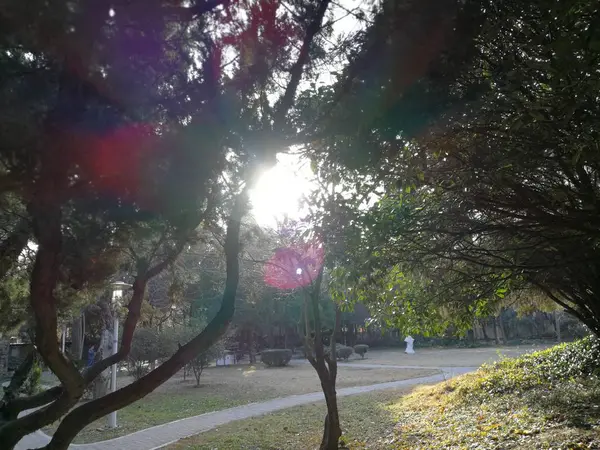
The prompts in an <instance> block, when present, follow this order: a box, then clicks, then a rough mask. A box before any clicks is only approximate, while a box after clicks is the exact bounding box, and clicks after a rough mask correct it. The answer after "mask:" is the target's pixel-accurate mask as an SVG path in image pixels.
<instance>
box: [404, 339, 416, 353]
mask: <svg viewBox="0 0 600 450" xmlns="http://www.w3.org/2000/svg"><path fill="white" fill-rule="evenodd" d="M404 342H406V350H404V353H409V354H411V355H412V354H414V353H415V349H414V348H413V343H414V342H415V340H414V339H413V337H412V336H406V339H404Z"/></svg>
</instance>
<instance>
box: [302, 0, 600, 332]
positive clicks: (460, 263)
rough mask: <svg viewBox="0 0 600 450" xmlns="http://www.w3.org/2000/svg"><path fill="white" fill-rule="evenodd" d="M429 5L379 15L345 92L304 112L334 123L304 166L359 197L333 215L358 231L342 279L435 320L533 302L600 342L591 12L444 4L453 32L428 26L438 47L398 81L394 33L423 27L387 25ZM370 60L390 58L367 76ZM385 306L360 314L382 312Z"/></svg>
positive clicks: (587, 6) (547, 4)
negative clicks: (555, 310) (527, 297)
mask: <svg viewBox="0 0 600 450" xmlns="http://www.w3.org/2000/svg"><path fill="white" fill-rule="evenodd" d="M426 3H427V2H423V6H422V8H423V9H421V7H420V6H419V7H417V6H415V7H412V8H408V9H407V10H403V11H399V10H394V9H393V8H394V5H396V6H397V3H395V2H385V3H384V6H383V8H384V10H385V9H386V8H392V9H388V11H389V12H390V14H388V15H387V16H382V17H380V18H379V19H378V20H379V22H376V23H375V24H374V25H373V26H372V27H371V28H370V30H368V31H367V32H366V33H365V39H364V41H363V44H362V47H361V51H359V52H357V54H356V57H355V59H354V60H353V62H351V64H350V65H349V67H348V69H347V71H346V74H345V77H343V79H342V80H341V81H340V82H339V83H338V86H336V87H335V88H332V89H330V90H329V91H325V92H322V93H321V95H320V98H319V99H315V98H314V97H313V99H312V101H313V105H314V104H316V105H318V106H317V107H316V108H317V111H316V112H315V107H314V106H313V107H312V109H310V108H309V109H308V111H310V112H309V113H307V114H311V115H314V114H317V115H318V114H319V111H329V112H331V114H330V116H329V117H330V118H329V120H328V121H325V122H323V123H321V124H320V127H321V129H320V130H315V132H314V134H312V136H311V139H312V138H314V137H315V136H320V139H318V140H316V141H315V142H313V143H311V144H310V145H309V146H308V148H309V150H310V153H309V154H310V155H311V156H312V155H318V150H321V153H322V154H324V155H325V156H324V157H322V158H321V159H318V158H317V159H316V162H317V166H318V167H319V170H321V169H322V168H327V169H328V170H329V171H330V173H331V174H332V176H337V177H338V178H339V179H341V180H342V182H343V183H347V185H349V186H351V188H350V189H353V190H354V192H355V193H356V195H352V196H351V197H352V199H351V200H352V202H351V201H349V200H344V202H345V204H346V205H347V206H348V211H349V212H348V211H344V208H341V210H342V212H344V213H345V214H349V215H350V214H351V215H352V218H353V220H355V223H356V228H357V231H356V233H355V235H354V236H349V235H348V233H345V234H344V235H343V236H340V238H339V242H340V246H347V247H345V248H346V249H347V250H348V252H349V253H350V254H353V255H354V258H353V259H354V261H359V262H364V263H362V264H358V265H357V264H348V265H347V267H348V268H349V269H350V270H349V273H352V274H353V275H357V274H359V275H362V281H361V282H362V283H363V284H370V285H371V286H373V285H377V284H378V285H380V286H387V287H395V285H394V283H396V281H397V280H396V281H394V283H392V285H391V286H389V285H388V284H387V282H389V281H390V277H394V273H395V274H399V273H401V274H403V277H404V279H406V280H411V281H410V286H412V287H411V289H412V288H413V287H414V286H415V284H417V285H421V287H419V291H420V293H419V295H416V296H413V295H408V294H409V293H410V290H409V291H402V292H403V294H402V295H394V296H393V299H391V300H392V301H393V302H396V305H398V304H401V306H402V308H405V310H406V308H408V307H414V306H415V305H416V304H417V302H418V303H419V305H420V306H419V307H421V308H422V312H423V311H425V312H426V311H430V312H431V313H432V317H435V315H438V316H439V317H440V319H443V318H444V317H450V318H453V319H454V318H456V317H463V318H467V317H468V316H469V315H470V316H471V317H472V316H473V315H475V314H480V315H487V314H488V313H489V311H491V310H494V309H495V308H496V306H497V305H498V303H500V302H501V301H502V299H503V298H504V297H505V296H506V294H507V292H510V291H513V292H516V291H518V290H519V289H530V288H531V287H534V288H536V289H538V290H540V291H542V292H544V293H545V295H547V296H548V297H549V298H551V299H552V300H553V301H554V302H556V303H557V304H558V305H559V306H560V307H561V308H564V309H565V310H567V311H569V312H570V313H571V314H573V315H574V316H576V317H578V318H579V319H580V320H581V321H582V322H583V323H585V324H586V325H587V327H588V328H589V329H590V330H591V331H592V332H594V333H595V334H599V333H600V325H599V324H600V321H599V318H600V315H599V314H600V309H599V305H600V304H599V303H598V292H597V275H596V273H597V265H598V261H599V254H598V252H597V249H598V238H597V234H598V233H597V230H598V227H597V224H596V222H597V220H596V216H597V211H596V208H595V207H594V206H593V205H595V204H597V201H598V193H599V189H598V187H599V184H598V152H597V151H596V147H595V142H596V140H597V127H596V123H597V122H598V113H599V110H598V102H597V101H596V85H597V83H598V70H597V68H598V60H597V58H596V48H597V46H598V45H599V44H598V42H600V40H599V39H600V35H599V34H598V30H597V28H596V27H595V26H593V25H592V23H595V22H594V21H595V20H596V19H597V9H596V6H595V3H594V2H590V1H584V0H581V1H575V2H569V3H568V4H564V3H560V4H556V3H555V2H551V1H546V0H539V1H534V2H502V3H496V4H494V5H491V4H489V3H488V2H479V1H473V2H457V3H454V2H449V3H447V4H448V5H449V6H450V7H452V8H453V9H454V10H455V13H454V14H451V15H449V16H448V17H449V18H453V19H452V20H449V21H447V22H444V23H451V24H453V26H451V27H450V28H447V27H446V28H445V27H439V29H440V30H444V29H445V30H446V32H445V35H444V38H443V39H442V41H439V40H437V38H435V36H437V34H436V35H435V36H434V37H433V38H431V39H429V40H428V39H421V40H419V39H416V41H421V42H427V43H428V44H431V46H428V51H427V52H425V53H424V56H425V58H424V59H425V60H426V61H421V62H426V63H427V64H421V63H419V64H415V65H414V66H411V68H412V69H415V70H411V71H409V77H407V76H405V77H400V76H399V75H398V70H399V67H400V66H402V67H406V64H408V61H409V60H410V59H408V60H406V59H403V57H402V56H404V55H410V54H411V53H410V52H407V51H405V52H403V53H402V52H399V50H398V49H400V50H402V49H407V48H408V47H407V45H406V44H407V39H406V36H407V34H410V33H428V32H431V31H432V30H433V26H432V27H424V28H418V29H412V28H405V29H401V30H400V31H398V32H394V30H393V29H391V28H389V27H388V26H386V23H387V24H393V23H394V20H401V19H402V18H403V17H407V16H410V14H415V15H419V16H422V15H423V14H425V13H424V12H423V11H424V9H425V8H426V7H427V6H426V5H425V4H426ZM451 4H453V5H451ZM407 11H408V12H407ZM426 16H427V15H426V14H425V16H422V17H426ZM428 17H430V18H432V19H433V18H435V17H439V16H435V14H433V13H432V14H431V15H429V16H428ZM434 22H435V21H434ZM434 22H429V23H434ZM370 42H371V43H372V46H370V44H369V43H370ZM376 42H377V43H378V44H375V43H376ZM375 48H377V52H378V55H381V54H385V53H386V52H388V51H389V52H392V51H398V52H399V53H398V55H399V56H398V58H395V59H394V60H393V61H394V62H393V63H392V62H389V63H387V64H386V63H381V64H380V66H381V68H380V69H379V70H377V71H375V72H374V74H373V73H372V72H371V71H367V70H366V68H367V67H368V68H369V69H371V66H370V65H369V64H371V63H372V59H370V57H369V55H372V54H373V52H374V51H375V50H374V49H375ZM429 50H431V51H429ZM382 60H383V61H387V60H386V58H382ZM366 107H369V108H370V109H369V113H368V114H365V113H364V108H366ZM359 111H360V112H361V114H360V115H359V114H358V112H359ZM357 116H360V117H361V118H362V117H364V118H365V122H364V123H361V124H354V123H352V122H350V120H349V117H357ZM332 136H334V137H332ZM323 149H328V150H329V149H331V151H326V152H323V151H322V150H323ZM359 166H360V167H361V168H360V170H357V168H358V167H359ZM357 172H358V173H357ZM361 196H362V197H361ZM369 196H370V197H369ZM365 198H370V201H362V202H361V201H360V200H361V199H362V200H364V199H365ZM357 199H358V200H357ZM329 211H330V212H331V216H332V217H337V216H339V214H340V208H339V207H337V209H336V210H334V209H333V208H330V209H329ZM367 211H368V212H367ZM356 235H359V236H360V239H356ZM352 249H354V250H352ZM359 266H360V267H359ZM346 275H347V274H346ZM346 275H344V276H346ZM356 279H361V278H356ZM373 283H374V284H373ZM378 292H382V291H381V290H379V291H378ZM384 298H385V300H384V299H382V301H381V302H379V301H374V302H373V303H374V305H373V306H375V307H377V306H378V305H381V306H382V308H384V310H385V308H386V307H388V306H393V303H389V302H387V301H386V300H387V299H389V296H386V297H384ZM387 312H388V313H389V312H390V311H389V310H387Z"/></svg>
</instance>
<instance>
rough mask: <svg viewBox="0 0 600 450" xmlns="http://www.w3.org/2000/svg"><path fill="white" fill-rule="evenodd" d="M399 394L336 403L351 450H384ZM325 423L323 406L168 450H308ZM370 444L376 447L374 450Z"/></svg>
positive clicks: (231, 427)
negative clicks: (363, 449)
mask: <svg viewBox="0 0 600 450" xmlns="http://www.w3.org/2000/svg"><path fill="white" fill-rule="evenodd" d="M403 393H406V391H402V390H398V389H389V390H385V391H378V392H372V393H369V394H362V395H358V396H352V397H344V398H341V399H340V402H339V406H340V420H341V421H342V427H343V430H344V435H343V439H344V440H345V441H346V442H348V443H351V448H356V449H359V448H388V447H387V444H388V442H387V441H388V439H387V436H388V435H389V434H390V433H392V431H393V428H394V426H395V424H396V415H395V414H394V413H393V411H392V410H391V409H389V408H390V406H392V404H393V401H394V400H395V399H397V398H399V397H400V396H401V395H402V394H403ZM324 417H325V404H324V403H322V402H321V403H315V404H311V405H306V406H299V407H296V408H290V409H287V410H284V411H281V412H278V413H274V414H269V415H267V416H263V417H256V418H252V419H247V420H242V421H238V422H232V423H230V424H227V425H224V426H221V427H219V428H218V429H215V430H211V431H208V432H206V433H202V434H200V435H197V436H194V437H191V438H188V439H184V440H182V441H180V442H178V443H176V444H173V445H171V446H169V447H167V449H168V450H183V449H194V450H230V449H247V450H250V449H252V450H258V449H269V450H274V449H286V450H287V449H289V450H308V449H312V448H317V447H318V445H319V442H320V438H321V432H322V426H323V419H324ZM367 444H368V446H367ZM374 444H376V445H377V446H378V447H373V445H374Z"/></svg>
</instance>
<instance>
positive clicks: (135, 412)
mask: <svg viewBox="0 0 600 450" xmlns="http://www.w3.org/2000/svg"><path fill="white" fill-rule="evenodd" d="M433 373H436V371H431V370H420V369H405V370H398V369H371V368H353V367H344V366H343V364H341V365H340V369H339V374H338V386H339V387H340V388H341V387H349V386H361V385H369V384H375V383H383V382H387V381H395V380H402V379H406V378H414V377H420V376H428V375H431V374H433ZM129 382H131V379H128V378H123V379H120V380H119V384H127V383H129ZM319 390H320V385H319V380H318V378H317V375H316V373H315V371H314V369H313V368H312V367H311V366H310V365H309V364H297V365H292V366H288V367H281V368H266V367H264V366H263V365H260V364H258V365H255V366H250V365H240V366H232V367H211V368H208V369H206V371H205V373H204V374H203V375H202V378H201V385H200V387H198V388H196V387H195V381H190V380H188V381H186V382H184V381H183V379H182V377H181V376H176V377H174V378H172V379H171V380H169V381H168V382H167V383H165V384H164V385H163V386H161V387H160V388H159V389H157V390H156V391H155V392H153V393H151V394H149V395H148V396H146V397H145V398H143V399H141V400H140V401H138V402H136V403H134V404H132V405H130V406H127V407H125V408H123V409H122V410H120V411H119V412H118V414H117V415H118V422H119V427H118V428H116V429H107V428H106V422H107V421H106V419H104V418H103V419H100V420H97V421H96V422H94V423H92V424H90V425H89V426H87V427H86V428H85V429H84V430H82V432H81V433H79V434H78V436H77V437H76V439H75V443H88V442H97V441H101V440H106V439H111V438H114V437H118V436H123V435H125V434H129V433H132V432H134V431H137V430H141V429H144V428H148V427H151V426H154V425H159V424H162V423H166V422H170V421H173V420H177V419H181V418H185V417H190V416H195V415H199V414H203V413H206V412H211V411H218V410H222V409H225V408H230V407H233V406H239V405H244V404H248V403H252V402H259V401H264V400H269V399H272V398H276V397H284V396H288V395H294V394H304V393H309V392H317V391H319ZM57 426H58V424H53V425H52V426H49V427H47V428H46V429H45V430H44V431H45V432H47V433H49V434H52V433H53V432H54V430H55V429H56V427H57Z"/></svg>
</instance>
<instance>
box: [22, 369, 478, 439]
mask: <svg viewBox="0 0 600 450" xmlns="http://www.w3.org/2000/svg"><path fill="white" fill-rule="evenodd" d="M381 367H384V366H381ZM385 367H388V366H385ZM438 369H439V370H440V371H441V373H440V374H437V375H432V376H428V377H420V378H411V379H407V380H400V381H391V382H388V383H378V384H373V385H369V386H357V387H351V388H343V389H338V391H337V395H338V396H339V397H345V396H348V395H357V394H362V393H367V392H372V391H377V390H383V389H390V388H402V387H410V386H415V385H419V384H429V383H439V382H441V381H444V380H447V379H449V378H451V377H452V376H455V375H459V374H462V373H466V372H470V371H472V370H475V369H476V368H474V367H451V368H444V367H439V368H438ZM322 400H323V393H322V392H314V393H311V394H301V395H291V396H288V397H282V398H277V399H273V400H269V401H266V402H261V403H251V404H249V405H244V406H238V407H235V408H229V409H224V410H222V411H216V412H211V413H206V414H201V415H199V416H193V417H188V418H185V419H181V420H176V421H174V422H169V423H166V424H163V425H158V426H155V427H151V428H147V429H145V430H141V431H137V432H135V433H132V434H129V435H127V436H122V437H118V438H115V439H110V440H107V441H101V442H95V443H91V444H80V445H71V446H70V447H69V448H72V449H74V450H112V449H117V448H118V449H120V450H153V449H157V448H160V447H163V446H165V445H167V444H170V443H173V442H175V441H178V440H179V439H183V438H185V437H188V436H192V435H194V434H198V433H202V432H204V431H208V430H210V429H213V428H215V427H218V426H220V425H223V424H226V423H229V422H232V421H235V420H241V419H247V418H250V417H255V416H260V415H263V414H268V413H271V412H274V411H279V410H281V409H285V408H291V407H294V406H299V405H305V404H309V403H314V402H318V401H322ZM49 440H50V438H49V437H48V436H47V435H46V434H44V433H42V432H41V431H38V432H36V433H32V434H30V435H28V436H25V438H23V439H22V440H21V441H20V442H19V444H17V447H16V448H17V450H26V449H35V448H40V447H43V446H44V445H46V444H47V443H48V442H49Z"/></svg>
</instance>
